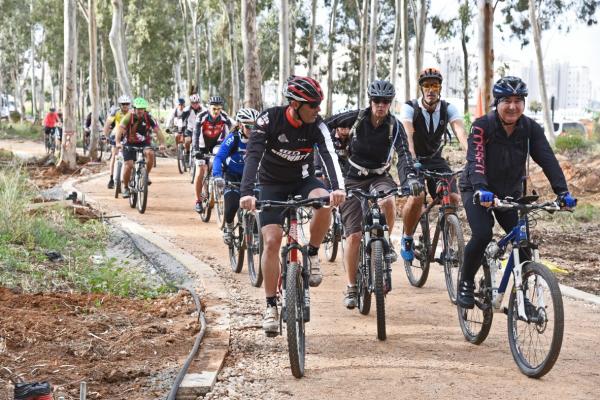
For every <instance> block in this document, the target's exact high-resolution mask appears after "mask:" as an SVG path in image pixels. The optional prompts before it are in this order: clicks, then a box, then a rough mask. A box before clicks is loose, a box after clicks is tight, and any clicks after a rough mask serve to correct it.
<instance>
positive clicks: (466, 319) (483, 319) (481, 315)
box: [456, 261, 494, 344]
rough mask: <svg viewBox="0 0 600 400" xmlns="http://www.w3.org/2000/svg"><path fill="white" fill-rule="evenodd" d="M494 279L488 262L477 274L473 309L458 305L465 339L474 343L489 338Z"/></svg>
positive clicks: (459, 319)
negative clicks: (491, 289)
mask: <svg viewBox="0 0 600 400" xmlns="http://www.w3.org/2000/svg"><path fill="white" fill-rule="evenodd" d="M491 287H492V281H491V276H490V269H489V267H488V266H487V262H486V261H484V265H482V266H481V268H479V271H477V275H475V293H474V295H475V307H473V309H466V308H462V307H461V306H458V305H457V306H456V309H457V310H458V322H459V324H460V329H461V330H462V333H463V335H464V337H465V339H466V340H467V341H468V342H470V343H472V344H481V343H483V341H484V340H485V339H486V338H487V336H488V334H489V333H490V328H491V327H492V321H493V318H494V313H493V310H492V298H491V292H490V288H491Z"/></svg>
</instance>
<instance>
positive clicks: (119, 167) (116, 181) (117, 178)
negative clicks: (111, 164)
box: [114, 161, 123, 199]
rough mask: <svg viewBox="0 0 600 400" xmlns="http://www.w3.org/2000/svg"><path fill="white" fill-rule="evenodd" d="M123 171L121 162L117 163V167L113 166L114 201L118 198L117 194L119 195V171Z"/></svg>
mask: <svg viewBox="0 0 600 400" xmlns="http://www.w3.org/2000/svg"><path fill="white" fill-rule="evenodd" d="M122 169H123V163H122V162H121V161H117V165H116V166H115V171H116V173H115V177H114V179H115V199H118V198H119V194H120V193H121V170H122Z"/></svg>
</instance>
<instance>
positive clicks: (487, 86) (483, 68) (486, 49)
mask: <svg viewBox="0 0 600 400" xmlns="http://www.w3.org/2000/svg"><path fill="white" fill-rule="evenodd" d="M493 24H494V6H493V3H492V0H479V59H480V62H479V89H480V96H481V109H482V110H483V114H485V113H487V112H488V110H489V109H490V104H491V99H492V84H493V79H494V36H493V29H494V26H493Z"/></svg>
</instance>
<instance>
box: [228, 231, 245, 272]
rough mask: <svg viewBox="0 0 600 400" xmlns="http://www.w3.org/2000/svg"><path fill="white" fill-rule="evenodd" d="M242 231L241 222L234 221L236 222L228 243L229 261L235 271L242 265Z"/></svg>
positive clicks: (239, 269) (238, 270) (240, 269)
mask: <svg viewBox="0 0 600 400" xmlns="http://www.w3.org/2000/svg"><path fill="white" fill-rule="evenodd" d="M243 246H244V231H243V229H242V224H241V223H240V222H239V221H236V224H235V226H234V228H233V232H231V244H230V245H229V263H230V265H231V270H232V271H233V272H235V273H240V272H241V271H242V267H243V266H244V250H245V249H244V248H243Z"/></svg>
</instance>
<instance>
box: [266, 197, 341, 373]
mask: <svg viewBox="0 0 600 400" xmlns="http://www.w3.org/2000/svg"><path fill="white" fill-rule="evenodd" d="M328 202H329V197H326V198H313V199H304V200H302V199H301V197H300V196H294V197H293V198H290V199H288V200H287V201H274V200H259V201H257V202H256V206H257V209H258V210H260V209H262V210H265V209H269V208H280V209H282V210H283V213H284V216H285V221H284V224H283V229H284V232H285V235H286V238H287V240H286V245H285V246H284V247H283V248H282V250H281V270H280V276H279V285H280V287H279V293H278V297H279V300H280V301H281V315H280V318H279V334H280V335H281V334H282V331H283V322H285V323H286V330H287V342H288V354H289V357H290V366H291V369H292V374H293V375H294V377H296V378H301V377H302V376H303V375H304V365H305V356H306V337H305V334H306V332H305V330H304V324H305V323H306V322H309V321H310V293H309V285H308V278H309V276H310V272H309V266H308V253H307V248H306V246H302V245H300V243H298V220H297V210H298V208H299V207H302V206H306V207H316V208H320V207H323V206H324V205H326V204H327V203H328ZM275 335H277V334H275Z"/></svg>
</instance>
